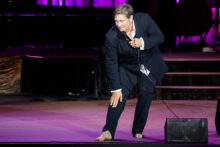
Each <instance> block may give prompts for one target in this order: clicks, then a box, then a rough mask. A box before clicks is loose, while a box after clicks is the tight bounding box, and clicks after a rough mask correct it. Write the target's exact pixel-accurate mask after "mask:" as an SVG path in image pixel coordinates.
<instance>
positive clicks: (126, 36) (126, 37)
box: [122, 31, 131, 41]
mask: <svg viewBox="0 0 220 147" xmlns="http://www.w3.org/2000/svg"><path fill="white" fill-rule="evenodd" d="M122 34H123V35H124V36H125V39H126V40H127V41H131V39H130V38H129V37H128V35H127V34H126V32H125V31H123V32H122Z"/></svg>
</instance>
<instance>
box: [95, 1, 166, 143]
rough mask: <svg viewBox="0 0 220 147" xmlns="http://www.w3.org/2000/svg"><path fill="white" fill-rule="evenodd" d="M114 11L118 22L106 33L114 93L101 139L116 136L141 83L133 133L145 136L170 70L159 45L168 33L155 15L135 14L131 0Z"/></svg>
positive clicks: (106, 56) (106, 57) (107, 66)
mask: <svg viewBox="0 0 220 147" xmlns="http://www.w3.org/2000/svg"><path fill="white" fill-rule="evenodd" d="M113 14H114V20H115V25H114V26H112V28H111V29H110V30H109V31H108V32H107V33H106V36H105V37H106V39H105V49H106V53H105V60H106V61H105V65H106V72H107V76H108V79H109V82H110V88H111V93H112V95H111V98H110V105H109V107H108V112H107V118H106V124H105V126H104V128H103V130H102V131H103V132H102V134H101V136H99V137H98V138H96V140H97V141H105V140H111V139H114V135H115V131H116V127H117V124H118V120H119V117H120V115H121V113H122V111H123V109H124V106H125V102H126V99H127V97H128V95H129V93H130V92H131V91H132V89H133V87H134V86H135V85H136V84H137V83H138V87H139V88H138V89H139V92H138V102H137V105H136V110H135V116H134V122H133V128H132V134H133V136H134V137H136V138H143V135H142V132H143V129H144V127H145V124H146V120H147V117H148V110H149V107H150V104H151V101H152V96H153V92H154V89H155V85H156V82H157V81H158V82H159V83H161V82H162V78H163V76H164V74H165V73H166V72H167V71H168V67H167V65H166V64H165V62H164V60H163V59H162V57H161V55H160V51H159V48H158V45H159V44H160V43H162V42H163V41H164V36H163V33H162V32H161V30H160V29H159V27H158V26H157V24H156V23H155V22H154V21H153V20H152V18H151V17H150V16H149V15H148V14H147V13H135V14H134V10H133V8H132V6H131V5H129V4H119V5H118V6H117V7H116V8H115V10H114V12H113Z"/></svg>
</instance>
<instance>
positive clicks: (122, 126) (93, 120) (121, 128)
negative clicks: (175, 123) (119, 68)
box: [0, 99, 220, 145]
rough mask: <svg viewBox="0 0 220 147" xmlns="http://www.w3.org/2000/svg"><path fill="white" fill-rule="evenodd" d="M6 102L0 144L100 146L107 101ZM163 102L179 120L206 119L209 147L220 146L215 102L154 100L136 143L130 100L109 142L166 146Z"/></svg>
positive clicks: (1, 111)
mask: <svg viewBox="0 0 220 147" xmlns="http://www.w3.org/2000/svg"><path fill="white" fill-rule="evenodd" d="M6 101H7V102H6ZM6 101H3V100H0V102H1V103H0V143H55V144H56V143H57V144H60V143H71V144H72V143H99V142H96V141H95V138H96V137H98V136H99V135H100V133H101V130H102V127H103V125H104V123H105V117H106V111H107V105H108V100H84V101H82V100H78V101H48V102H33V101H30V100H29V101H27V100H26V101H24V100H22V101H17V102H15V101H9V99H8V100H6ZM164 102H165V103H166V104H167V105H168V106H169V107H170V108H171V109H172V111H174V112H175V114H176V115H177V116H178V117H180V118H207V119H208V145H220V136H219V135H217V132H216V129H215V113H216V105H217V101H216V100H165V101H161V100H154V101H153V102H152V105H151V108H150V113H149V118H148V121H147V125H146V127H145V130H144V132H143V134H144V136H145V137H146V139H144V140H137V139H134V138H133V137H132V135H131V127H132V122H133V116H134V109H135V104H136V99H129V100H128V101H127V103H126V107H125V110H124V112H123V113H122V116H121V118H120V120H119V124H118V128H117V131H116V135H115V139H116V140H115V141H111V143H114V142H115V143H140V142H141V143H146V144H149V143H153V144H166V143H165V137H164V125H165V120H166V118H175V116H174V115H173V114H172V113H171V112H170V111H169V109H168V108H167V107H166V105H165V104H164ZM105 143H108V142H105Z"/></svg>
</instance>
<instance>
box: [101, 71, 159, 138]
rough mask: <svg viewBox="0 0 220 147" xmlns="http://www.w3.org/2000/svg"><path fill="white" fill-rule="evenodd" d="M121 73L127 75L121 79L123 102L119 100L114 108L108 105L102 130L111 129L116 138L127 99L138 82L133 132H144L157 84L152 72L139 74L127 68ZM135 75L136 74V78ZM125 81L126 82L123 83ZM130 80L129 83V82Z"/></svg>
mask: <svg viewBox="0 0 220 147" xmlns="http://www.w3.org/2000/svg"><path fill="white" fill-rule="evenodd" d="M120 72H121V73H120V75H121V76H123V78H124V77H125V78H126V79H125V80H122V81H121V85H122V96H123V100H122V102H120V101H119V102H118V105H117V107H116V108H113V107H112V106H110V105H109V106H108V112H107V118H106V124H105V126H104V128H103V130H102V131H106V130H109V131H110V132H111V134H112V137H113V139H114V136H115V131H116V128H117V124H118V120H119V118H120V115H121V113H122V112H123V110H124V106H125V103H126V99H127V97H128V95H129V93H130V92H131V90H132V89H133V87H134V86H135V85H136V84H137V82H138V101H137V104H136V109H135V116H134V121H133V127H132V134H133V136H134V135H135V134H137V133H140V134H142V132H143V130H144V127H145V124H146V121H147V117H148V112H149V108H150V105H151V101H152V96H153V93H154V89H155V85H156V79H155V78H154V76H153V75H152V74H150V75H148V76H146V75H144V74H142V73H139V74H134V73H133V74H132V73H129V72H126V70H123V69H122V70H120ZM134 76H136V77H135V78H134ZM131 79H133V80H131ZM123 81H124V83H123ZM128 81H129V84H128V83H127V82H128ZM127 85H129V86H127Z"/></svg>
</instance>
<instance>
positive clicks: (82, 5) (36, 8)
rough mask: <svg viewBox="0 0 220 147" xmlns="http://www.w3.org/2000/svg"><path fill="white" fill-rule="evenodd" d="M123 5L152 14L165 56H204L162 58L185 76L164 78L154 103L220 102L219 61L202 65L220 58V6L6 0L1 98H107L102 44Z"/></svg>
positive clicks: (179, 1) (0, 39) (191, 1)
mask: <svg viewBox="0 0 220 147" xmlns="http://www.w3.org/2000/svg"><path fill="white" fill-rule="evenodd" d="M119 3H130V4H131V5H132V6H133V7H134V9H135V12H147V13H149V14H150V15H151V16H152V18H153V19H154V20H155V21H156V23H157V24H158V25H159V27H160V28H161V30H162V32H163V33H164V35H165V42H164V43H163V44H161V45H160V49H161V52H162V53H164V54H166V53H167V54H172V53H174V54H175V53H176V54H179V53H183V54H181V56H180V57H181V58H182V57H185V56H187V53H189V56H190V55H192V54H191V52H196V53H199V57H200V58H197V59H196V62H194V61H193V60H194V59H193V57H194V56H192V58H191V59H188V62H184V60H182V62H179V61H178V60H172V61H170V60H169V58H166V56H164V57H165V58H166V59H165V61H166V62H167V64H168V66H169V68H170V71H169V72H175V74H176V73H181V72H183V75H181V74H179V75H178V76H177V75H172V73H171V74H170V75H166V77H165V79H164V84H163V85H158V86H159V87H158V88H157V89H156V94H155V99H216V97H217V95H219V92H218V91H219V89H218V88H219V82H220V81H219V75H220V74H219V72H220V71H219V69H218V68H216V67H217V66H218V65H219V60H215V61H213V60H209V59H207V62H203V61H204V58H205V57H204V56H206V55H207V54H208V56H209V57H210V56H212V55H210V53H212V54H215V55H218V53H219V37H218V26H219V24H218V22H219V17H218V16H219V14H218V11H214V10H218V8H219V2H218V1H213V0H207V1H205V0H166V1H165V0H112V1H104V0H100V1H98V0H84V1H83V0H59V1H58V0H48V1H47V0H1V1H0V32H1V33H0V58H1V60H0V94H9V93H10V94H20V93H32V94H33V93H34V94H46V95H67V96H70V97H94V98H101V99H105V98H109V95H110V93H109V86H108V80H107V79H106V74H105V67H104V62H105V61H104V55H105V47H104V39H105V33H106V32H107V31H108V29H109V28H110V27H111V26H112V25H113V24H114V21H113V18H112V11H113V9H114V7H115V6H116V5H117V4H119ZM216 28H217V29H216ZM216 30H217V31H216ZM195 36H197V37H195ZM207 38H208V39H207ZM207 40H208V41H207ZM210 40H211V41H210ZM206 52H208V53H206ZM177 56H179V55H177ZM216 59H218V57H216ZM18 63H19V65H18ZM201 65H203V66H202V67H201ZM12 67H17V68H12ZM186 72H188V74H186ZM193 72H194V74H193ZM195 72H196V73H195ZM5 79H7V80H5ZM201 79H203V80H201ZM204 79H205V80H204ZM6 81H7V82H6ZM8 81H10V82H8ZM183 85H184V86H188V88H185V87H184V86H183ZM166 86H168V87H166ZM169 86H173V87H172V88H170V87H169ZM181 86H182V87H181ZM190 86H192V87H193V88H191V89H190V88H189V87H190ZM196 86H197V87H196ZM201 86H202V88H201ZM208 86H212V87H211V89H208V88H207V87H208ZM16 87H17V88H16ZM136 89H137V87H136V88H135V89H134V91H133V92H132V93H131V96H130V97H135V96H136V93H135V92H136Z"/></svg>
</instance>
